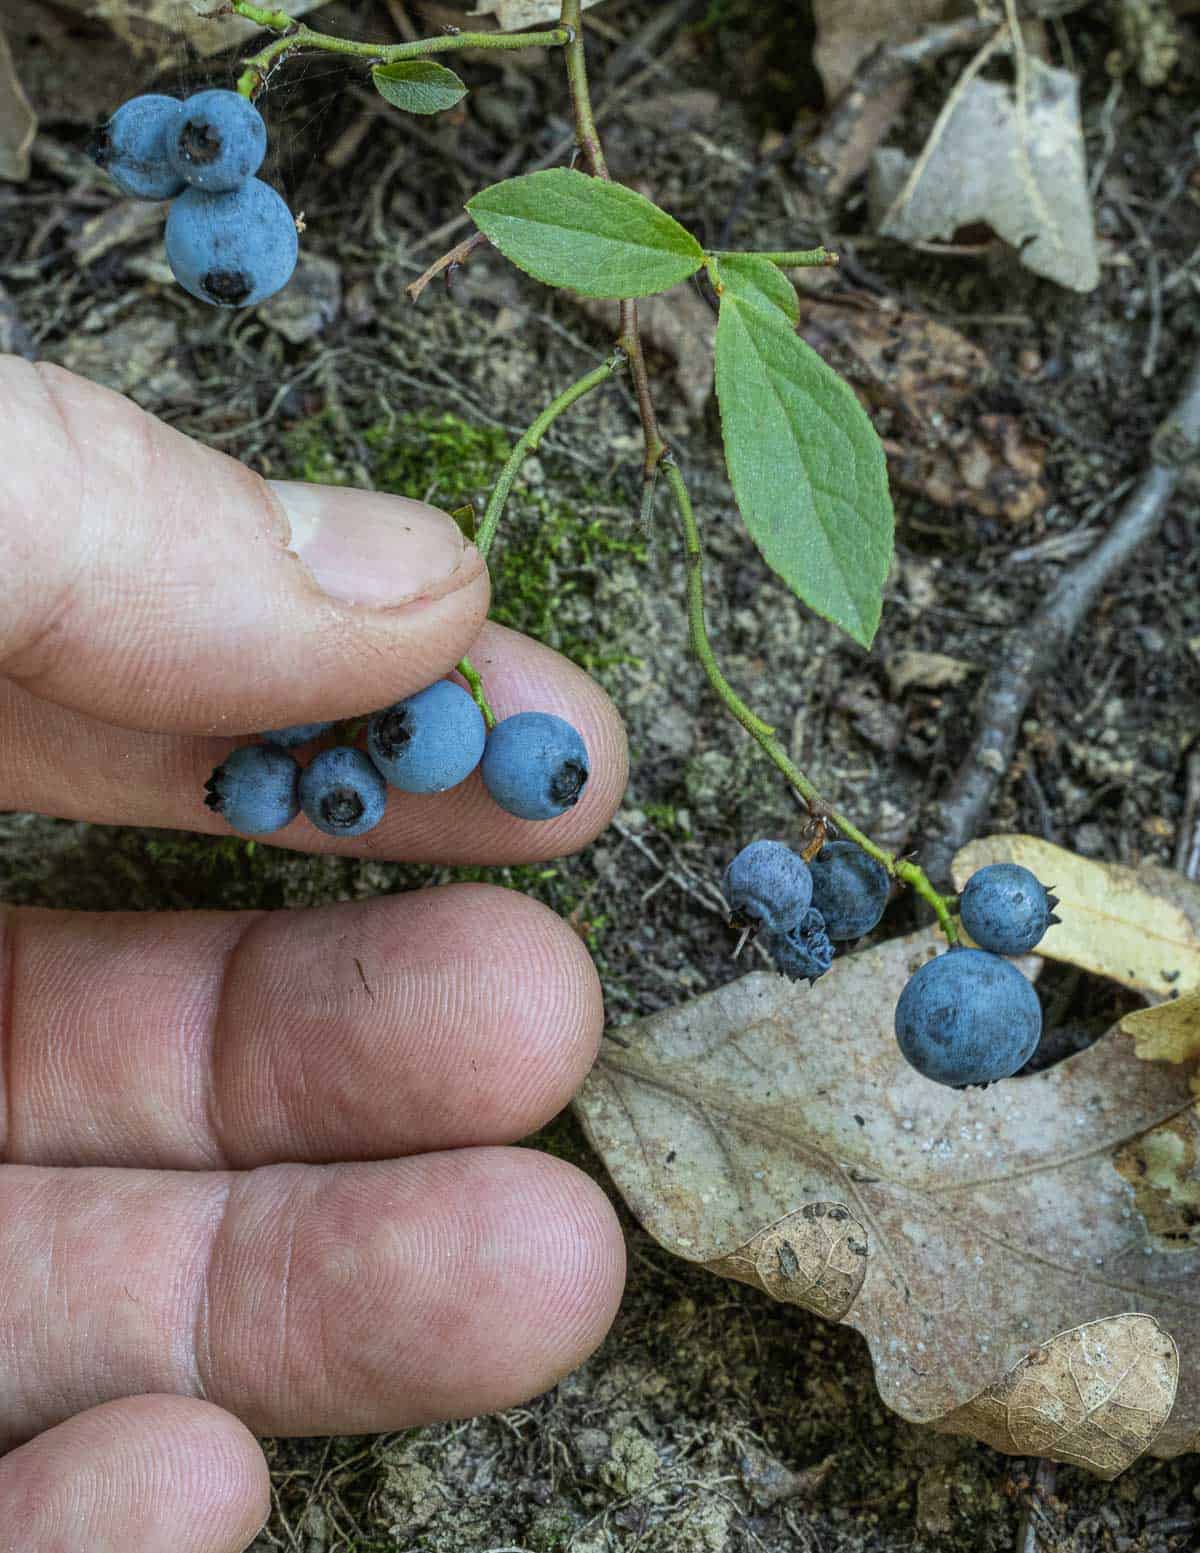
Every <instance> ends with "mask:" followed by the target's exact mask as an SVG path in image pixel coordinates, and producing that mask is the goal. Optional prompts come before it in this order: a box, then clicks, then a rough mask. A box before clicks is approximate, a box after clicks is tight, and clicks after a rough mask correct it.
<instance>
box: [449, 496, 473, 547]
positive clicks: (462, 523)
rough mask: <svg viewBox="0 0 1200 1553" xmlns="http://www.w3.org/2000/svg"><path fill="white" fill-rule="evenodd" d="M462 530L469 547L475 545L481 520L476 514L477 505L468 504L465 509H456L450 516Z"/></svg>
mask: <svg viewBox="0 0 1200 1553" xmlns="http://www.w3.org/2000/svg"><path fill="white" fill-rule="evenodd" d="M450 516H451V517H452V518H453V519H454V521H455V522H456V523H457V524H458V526H459V528H460V529H461V530H462V535H463V538H464V539H465V540H466V541H467V543H468V544H469V545H473V544H474V543H475V536H476V535H477V534H478V532H479V519H478V516H477V514H476V512H475V504H474V503H473V502H468V503H467V505H466V506H465V507H455V509H454V511H453V512H452V513H451V514H450Z"/></svg>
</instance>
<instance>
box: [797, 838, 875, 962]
mask: <svg viewBox="0 0 1200 1553" xmlns="http://www.w3.org/2000/svg"><path fill="white" fill-rule="evenodd" d="M809 868H810V869H811V871H812V885H813V893H812V899H813V905H814V906H815V907H816V908H817V910H818V911H819V912H820V913H821V915H822V916H823V917H824V918H825V927H826V930H827V932H828V933H829V936H830V938H832V939H833V940H834V942H835V943H845V942H847V941H849V940H850V939H854V938H861V937H862V936H863V934H864V933H869V932H870V931H871V929H872V928H873V927H875V926H877V925H878V922H879V919H880V917H882V916H883V911H884V907H885V906H886V905H887V903H888V895H889V894H890V893H891V879H890V878H889V877H888V871H887V869H886V868H885V867H884V866H883V864H882V863H880V862H877V861H876V859H875V858H873V857H871V856H870V855H869V854H868V853H866V852H864V851H863V849H862V848H861V847H860V846H856V845H855V843H854V842H853V841H827V842H826V843H825V845H824V846H823V847H822V848H821V850H820V852H819V853H818V854H817V856H816V857H815V858H814V859H813V861H812V862H811V863H810V864H809Z"/></svg>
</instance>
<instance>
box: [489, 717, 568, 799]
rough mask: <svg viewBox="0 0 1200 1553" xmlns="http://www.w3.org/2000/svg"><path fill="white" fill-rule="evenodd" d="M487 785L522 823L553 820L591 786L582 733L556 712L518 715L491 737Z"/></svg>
mask: <svg viewBox="0 0 1200 1553" xmlns="http://www.w3.org/2000/svg"><path fill="white" fill-rule="evenodd" d="M480 770H481V772H482V774H483V785H484V786H485V787H486V788H487V790H488V792H489V793H491V795H492V797H493V798H494V799H495V800H496V802H497V803H498V804H499V805H500V807H501V808H502V809H506V810H507V811H508V813H509V814H515V815H516V816H517V818H518V819H521V820H552V819H554V818H556V816H558V815H560V814H565V813H566V812H567V810H568V809H571V808H573V807H574V806H575V805H576V804H577V803H578V802H579V799H580V796H581V794H582V793H583V790H584V788H585V787H586V786H587V779H588V773H589V767H588V753H587V747H586V745H585V744H584V742H583V737H582V735H581V734H580V733H579V730H578V729H577V728H573V727H572V726H571V724H570V723H568V722H565V721H564V720H563V719H562V718H561V717H555V716H554V715H553V714H552V713H550V712H517V713H516V715H515V716H513V717H506V718H504V720H503V721H502V722H498V723H497V724H496V726H495V727H494V728H493V729H492V731H491V732H490V733H489V734H488V736H487V744H486V746H485V748H484V751H483V760H482V762H481V764H480Z"/></svg>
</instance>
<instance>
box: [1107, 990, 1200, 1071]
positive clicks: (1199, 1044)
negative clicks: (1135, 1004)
mask: <svg viewBox="0 0 1200 1553" xmlns="http://www.w3.org/2000/svg"><path fill="white" fill-rule="evenodd" d="M1121 1029H1122V1030H1123V1031H1124V1033H1125V1034H1126V1035H1131V1036H1133V1040H1134V1051H1136V1053H1137V1054H1138V1056H1139V1057H1140V1058H1141V1059H1142V1061H1143V1062H1192V1061H1193V1060H1194V1059H1195V1058H1197V1057H1200V993H1197V992H1193V993H1190V994H1189V995H1188V996H1187V997H1183V998H1175V999H1174V1000H1173V1001H1172V1002H1169V1003H1159V1004H1157V1005H1156V1006H1155V1007H1154V1008H1139V1009H1135V1010H1134V1012H1133V1013H1132V1014H1126V1015H1125V1018H1124V1019H1122V1021H1121Z"/></svg>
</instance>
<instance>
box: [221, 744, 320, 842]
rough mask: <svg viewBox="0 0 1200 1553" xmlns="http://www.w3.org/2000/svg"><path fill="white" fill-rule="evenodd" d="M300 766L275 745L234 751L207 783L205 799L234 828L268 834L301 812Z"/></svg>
mask: <svg viewBox="0 0 1200 1553" xmlns="http://www.w3.org/2000/svg"><path fill="white" fill-rule="evenodd" d="M299 782H300V767H299V765H298V764H297V763H296V761H295V760H294V759H293V758H292V756H291V755H289V754H288V753H287V751H286V750H281V749H279V748H278V747H277V746H276V745H274V744H246V745H243V746H242V747H241V748H240V749H236V750H232V751H231V752H230V753H229V754H228V755H226V757H225V759H224V760H223V761H222V762H221V764H220V765H219V766H218V767H217V769H216V770H215V771H214V772H213V774H212V776H210V777H209V779H208V781H207V782H206V783H205V784H204V788H205V792H206V793H207V795H208V796H207V797H206V798H205V800H204V802H205V803H206V804H207V805H208V807H209V808H210V809H213V810H215V811H216V813H217V814H221V815H224V817H225V819H226V821H227V822H228V823H229V824H230V825H232V826H233V828H234V830H240V831H244V832H245V833H246V835H248V836H266V835H268V834H269V833H270V832H271V831H273V830H282V828H283V827H284V826H285V825H286V824H287V823H288V822H289V821H290V820H294V819H295V818H296V815H297V814H298V813H299V812H300V798H299V793H298V787H299Z"/></svg>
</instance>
